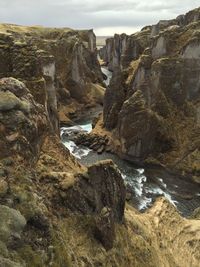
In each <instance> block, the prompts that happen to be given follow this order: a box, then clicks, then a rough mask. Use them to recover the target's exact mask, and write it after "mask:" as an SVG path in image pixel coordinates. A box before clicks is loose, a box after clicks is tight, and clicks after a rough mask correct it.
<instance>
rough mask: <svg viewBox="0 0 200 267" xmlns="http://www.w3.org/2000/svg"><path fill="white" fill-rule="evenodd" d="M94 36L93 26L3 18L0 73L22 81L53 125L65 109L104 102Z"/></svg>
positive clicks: (64, 114)
mask: <svg viewBox="0 0 200 267" xmlns="http://www.w3.org/2000/svg"><path fill="white" fill-rule="evenodd" d="M95 40H96V38H95V35H94V33H93V31H92V30H89V31H74V30H71V29H68V28H63V29H56V28H54V29H53V28H43V27H23V26H17V25H10V24H2V25H0V42H1V47H0V55H1V63H0V77H9V76H12V77H15V78H17V79H20V80H21V81H23V82H24V83H25V84H26V85H27V87H28V88H29V90H30V91H31V92H32V94H33V96H34V98H35V100H36V101H38V102H39V103H41V104H45V106H46V109H47V111H48V115H49V117H50V118H51V123H52V128H53V129H55V128H56V129H57V131H58V128H59V125H58V124H57V122H58V116H60V119H61V120H62V121H63V122H65V121H66V122H67V120H69V116H70V114H74V113H76V112H77V111H78V110H81V109H82V108H85V107H87V106H92V105H95V104H101V103H102V102H103V94H104V89H103V88H102V86H101V83H102V81H103V78H102V73H101V70H100V66H99V63H98V61H97V57H96V42H95ZM43 91H45V92H46V94H43ZM57 106H58V112H57Z"/></svg>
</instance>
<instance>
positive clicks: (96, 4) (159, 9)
mask: <svg viewBox="0 0 200 267" xmlns="http://www.w3.org/2000/svg"><path fill="white" fill-rule="evenodd" d="M198 4H199V0H193V1H191V0H167V1H166V0H165V1H161V0H151V1H150V0H143V1H139V0H99V1H97V0H85V1H83V0H0V22H10V23H16V24H26V25H44V26H51V27H62V26H66V27H71V28H95V29H96V30H97V31H98V29H102V28H104V29H106V28H107V29H109V31H110V34H113V33H114V32H115V31H116V30H117V27H123V28H124V30H123V31H124V32H126V29H128V28H130V27H132V28H141V27H143V26H145V25H149V24H153V23H156V22H157V21H159V20H160V19H170V18H174V17H176V16H177V15H179V14H182V13H185V12H187V11H189V10H190V9H193V8H195V7H198Z"/></svg>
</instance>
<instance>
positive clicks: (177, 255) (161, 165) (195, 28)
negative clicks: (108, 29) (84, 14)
mask: <svg viewBox="0 0 200 267" xmlns="http://www.w3.org/2000/svg"><path fill="white" fill-rule="evenodd" d="M97 43H98V37H97V38H96V36H95V34H94V32H93V30H73V29H70V28H45V27H41V26H33V27H28V26H27V27H26V26H18V25H14V24H1V25H0V58H1V60H0V267H47V266H53V267H97V266H99V267H100V266H102V267H199V263H200V221H199V220H200V8H197V9H194V10H192V11H190V12H188V13H187V14H185V15H181V16H178V17H177V18H176V19H172V20H168V21H166V20H163V21H160V22H158V23H157V24H156V25H151V26H146V27H144V28H143V29H142V30H141V31H139V32H137V33H133V34H132V35H127V34H121V35H119V34H115V36H114V37H109V38H107V39H106V41H105V45H103V46H101V47H99V46H97ZM97 47H98V49H97Z"/></svg>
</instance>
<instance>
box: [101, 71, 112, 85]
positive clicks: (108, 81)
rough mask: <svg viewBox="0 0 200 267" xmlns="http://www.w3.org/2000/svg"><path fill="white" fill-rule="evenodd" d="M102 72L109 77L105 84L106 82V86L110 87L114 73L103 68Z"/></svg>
mask: <svg viewBox="0 0 200 267" xmlns="http://www.w3.org/2000/svg"><path fill="white" fill-rule="evenodd" d="M101 71H102V72H103V74H105V75H106V77H107V79H106V80H105V81H104V82H105V84H106V86H108V85H109V84H110V80H111V78H112V72H111V71H109V70H108V67H101Z"/></svg>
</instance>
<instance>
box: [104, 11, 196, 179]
mask: <svg viewBox="0 0 200 267" xmlns="http://www.w3.org/2000/svg"><path fill="white" fill-rule="evenodd" d="M199 14H200V10H199V9H196V10H194V11H191V12H189V13H188V14H186V15H185V16H183V17H182V20H181V21H182V22H179V21H180V17H179V18H177V19H176V20H172V21H169V22H168V23H167V22H166V23H164V22H159V23H158V25H157V27H158V28H159V31H158V32H157V33H156V34H157V35H155V36H153V37H151V38H149V42H148V43H146V48H145V47H144V49H143V52H142V54H141V55H139V54H138V57H137V58H133V60H132V61H131V62H130V64H129V66H128V67H125V66H124V67H123V66H122V65H121V73H118V75H117V77H115V75H114V78H113V81H112V82H111V84H110V87H109V88H108V89H107V90H106V94H105V100H104V102H105V106H104V115H103V119H104V127H105V128H106V129H107V130H110V131H112V134H113V139H117V140H118V141H119V143H120V148H119V147H117V149H116V150H117V152H118V153H119V154H121V155H122V156H123V157H125V158H127V159H129V160H132V161H136V162H139V163H141V162H143V163H145V162H148V163H150V162H152V163H157V164H165V165H168V166H170V168H177V169H180V170H185V171H187V172H190V173H192V175H193V177H194V179H196V180H197V178H196V177H198V176H199V175H200V173H199V167H200V166H199V163H198V162H199V159H200V154H199V153H200V152H199V149H200V147H199V144H200V140H199V133H200V125H199V101H200V89H199V88H200V87H199V84H200V83H199V71H200V56H199V55H200V54H199V51H200V50H199V40H200V39H199V38H200V36H199V25H200V20H199ZM161 25H162V27H161ZM150 28H151V29H153V28H154V26H151V27H146V28H144V29H143V30H142V31H141V33H137V36H140V34H141V35H143V31H149V29H150ZM153 35H154V34H153ZM130 58H131V54H130ZM119 79H121V81H120V82H119Z"/></svg>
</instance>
